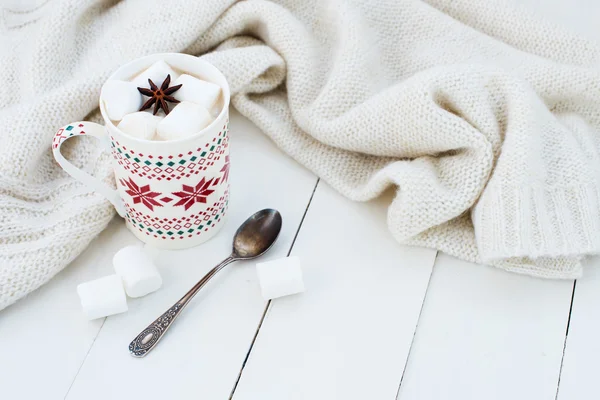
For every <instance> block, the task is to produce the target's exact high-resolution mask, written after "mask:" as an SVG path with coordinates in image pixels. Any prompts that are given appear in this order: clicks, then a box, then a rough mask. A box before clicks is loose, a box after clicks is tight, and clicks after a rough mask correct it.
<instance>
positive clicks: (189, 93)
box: [173, 74, 221, 110]
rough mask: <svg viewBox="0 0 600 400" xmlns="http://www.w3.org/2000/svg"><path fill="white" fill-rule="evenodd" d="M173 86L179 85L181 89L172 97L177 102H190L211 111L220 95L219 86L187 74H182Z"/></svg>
mask: <svg viewBox="0 0 600 400" xmlns="http://www.w3.org/2000/svg"><path fill="white" fill-rule="evenodd" d="M173 85H181V88H179V90H177V91H176V92H175V93H173V97H175V98H176V99H177V100H179V101H191V102H192V103H196V104H198V105H200V106H202V107H204V108H206V109H207V110H210V109H212V107H213V106H214V105H215V103H216V102H217V99H218V98H219V96H220V95H221V87H220V86H219V85H215V84H214V83H212V82H207V81H203V80H202V79H198V78H195V77H193V76H191V75H187V74H182V75H181V76H180V77H179V78H178V79H177V80H176V81H175V83H174V84H173Z"/></svg>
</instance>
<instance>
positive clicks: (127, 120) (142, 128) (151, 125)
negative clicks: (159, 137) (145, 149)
mask: <svg viewBox="0 0 600 400" xmlns="http://www.w3.org/2000/svg"><path fill="white" fill-rule="evenodd" d="M163 118H164V117H162V116H160V115H152V113H149V112H145V111H138V112H134V113H131V114H127V115H125V116H124V117H123V119H122V120H121V122H119V124H118V125H117V128H119V129H120V130H122V131H123V132H125V133H126V134H128V135H129V136H132V137H135V138H138V139H146V140H153V139H154V136H155V135H156V127H157V126H158V124H159V122H160V121H162V120H163Z"/></svg>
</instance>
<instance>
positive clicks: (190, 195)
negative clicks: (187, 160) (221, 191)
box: [173, 177, 214, 210]
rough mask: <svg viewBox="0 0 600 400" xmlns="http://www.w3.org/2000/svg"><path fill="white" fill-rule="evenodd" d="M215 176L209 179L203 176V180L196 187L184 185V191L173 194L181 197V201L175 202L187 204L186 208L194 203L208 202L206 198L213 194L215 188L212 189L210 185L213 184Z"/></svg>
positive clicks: (179, 204)
mask: <svg viewBox="0 0 600 400" xmlns="http://www.w3.org/2000/svg"><path fill="white" fill-rule="evenodd" d="M213 180H214V178H210V179H209V180H208V181H207V180H205V179H204V177H202V180H200V182H198V184H197V185H196V187H192V186H188V185H183V191H182V192H174V193H173V194H174V195H175V196H177V197H179V199H180V200H179V201H178V202H177V203H175V205H176V206H185V209H186V210H187V209H189V208H190V207H191V206H193V205H194V203H206V199H207V198H208V196H209V195H211V194H212V193H213V192H214V190H210V189H209V186H210V185H212V183H213Z"/></svg>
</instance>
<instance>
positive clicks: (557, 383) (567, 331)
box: [554, 280, 577, 400]
mask: <svg viewBox="0 0 600 400" xmlns="http://www.w3.org/2000/svg"><path fill="white" fill-rule="evenodd" d="M576 288H577V280H575V281H573V291H572V292H571V304H570V305H569V317H568V318H567V329H566V330H565V341H564V343H563V350H562V356H561V357H560V368H559V369H558V381H557V382H556V394H555V395H554V400H558V392H559V389H560V376H561V375H562V369H563V364H564V362H565V353H566V350H567V339H568V337H569V327H570V325H571V314H572V313H573V301H574V300H575V289H576Z"/></svg>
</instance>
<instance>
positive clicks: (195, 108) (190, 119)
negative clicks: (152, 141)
mask: <svg viewBox="0 0 600 400" xmlns="http://www.w3.org/2000/svg"><path fill="white" fill-rule="evenodd" d="M213 120H214V118H213V116H212V115H211V113H209V112H208V110H207V109H206V108H204V107H202V106H200V105H198V104H196V103H192V102H190V101H182V102H181V103H179V104H177V106H176V107H175V108H174V109H173V110H171V112H170V113H169V115H167V116H166V117H165V118H164V119H163V120H162V121H160V123H159V124H158V126H157V127H156V138H157V139H158V140H176V139H183V138H185V137H188V136H191V135H193V134H195V133H198V132H200V131H201V130H202V129H204V128H206V127H207V126H208V125H210V124H211V123H212V122H213Z"/></svg>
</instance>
